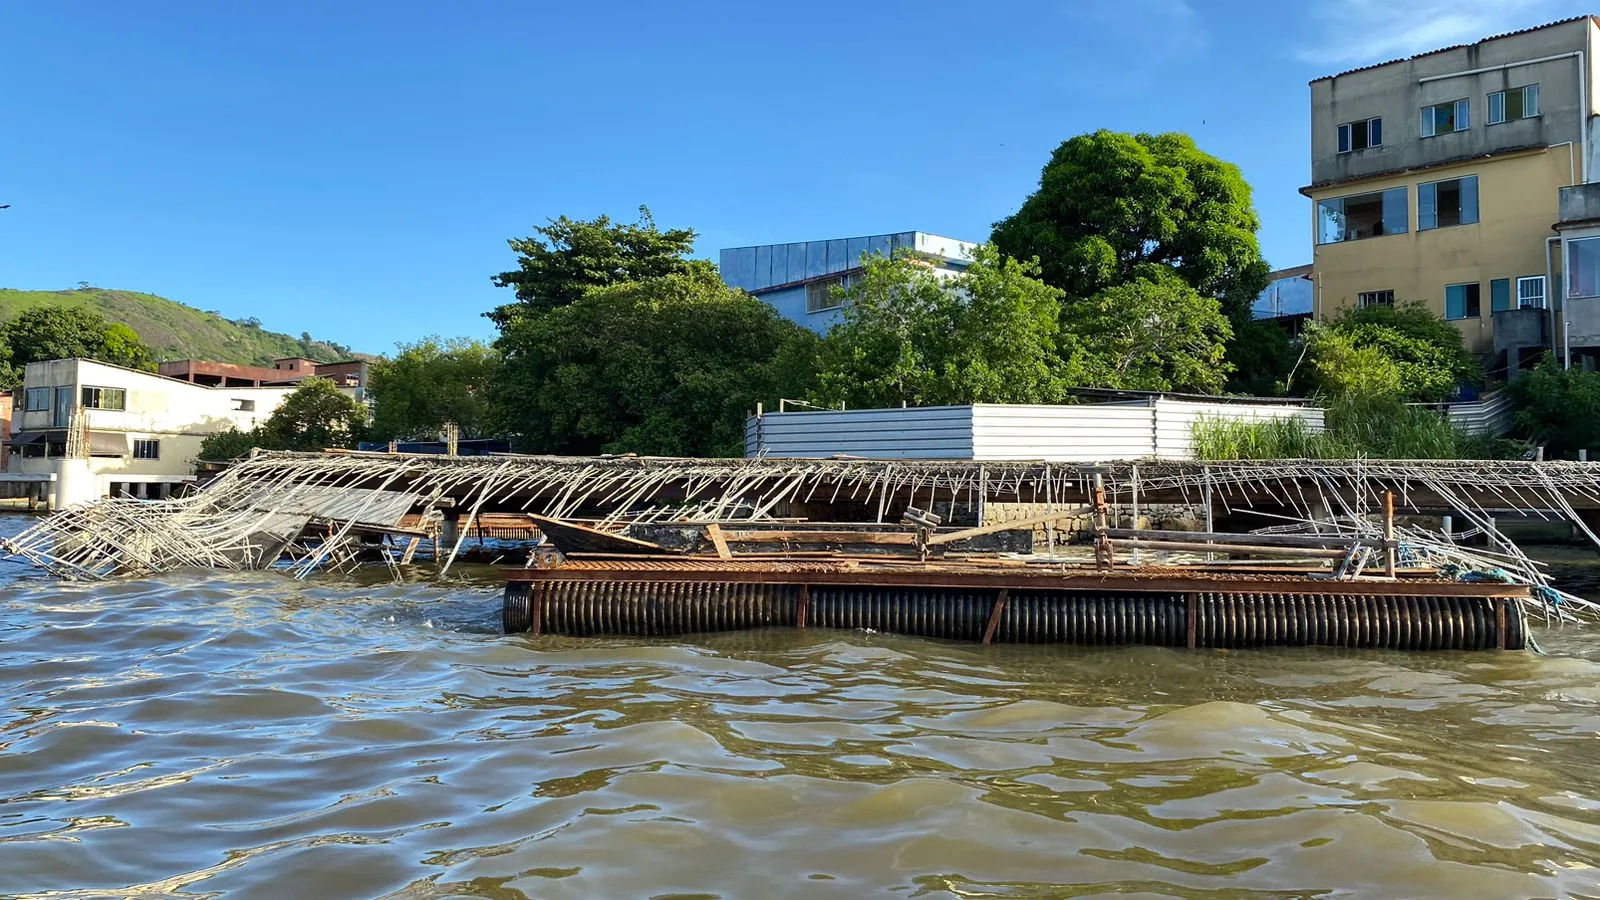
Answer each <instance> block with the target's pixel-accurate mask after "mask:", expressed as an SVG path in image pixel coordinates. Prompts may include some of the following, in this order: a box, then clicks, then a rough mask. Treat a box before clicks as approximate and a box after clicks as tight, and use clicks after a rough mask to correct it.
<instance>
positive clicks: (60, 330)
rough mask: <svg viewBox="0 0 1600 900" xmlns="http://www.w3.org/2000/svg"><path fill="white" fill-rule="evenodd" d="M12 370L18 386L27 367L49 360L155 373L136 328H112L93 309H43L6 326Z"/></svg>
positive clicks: (1, 337)
mask: <svg viewBox="0 0 1600 900" xmlns="http://www.w3.org/2000/svg"><path fill="white" fill-rule="evenodd" d="M0 344H4V345H5V352H4V358H5V361H6V362H7V363H8V367H7V369H6V371H5V372H4V379H5V380H6V381H8V382H9V383H11V384H16V383H17V381H18V380H20V377H21V369H22V367H23V366H25V365H27V364H28V363H31V362H41V361H43V360H49V359H70V358H74V357H76V358H81V359H97V360H100V361H101V362H108V363H111V364H113V365H119V366H127V367H128V368H132V369H143V370H146V371H154V370H155V360H154V359H153V358H152V355H151V353H150V348H149V347H147V346H145V344H144V342H143V341H141V340H139V336H138V335H137V334H135V333H134V332H133V329H131V328H129V327H128V326H126V325H121V324H112V323H110V322H107V321H106V320H105V318H104V317H102V316H101V315H100V314H99V313H96V312H94V311H93V310H89V309H83V308H80V307H71V306H40V307H35V308H33V309H29V310H26V311H24V312H23V313H22V314H21V315H19V316H17V317H16V318H15V319H12V320H11V321H10V322H7V323H6V324H5V325H4V326H0Z"/></svg>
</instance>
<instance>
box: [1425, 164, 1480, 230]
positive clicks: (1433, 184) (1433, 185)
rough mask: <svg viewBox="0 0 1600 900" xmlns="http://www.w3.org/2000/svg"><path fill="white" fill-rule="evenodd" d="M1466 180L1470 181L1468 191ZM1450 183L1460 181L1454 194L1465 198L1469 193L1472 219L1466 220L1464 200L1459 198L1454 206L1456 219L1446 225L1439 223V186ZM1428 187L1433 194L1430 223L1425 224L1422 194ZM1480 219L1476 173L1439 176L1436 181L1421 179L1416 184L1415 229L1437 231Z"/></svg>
mask: <svg viewBox="0 0 1600 900" xmlns="http://www.w3.org/2000/svg"><path fill="white" fill-rule="evenodd" d="M1468 181H1470V182H1472V189H1471V191H1470V192H1469V191H1468V190H1467V188H1466V183H1467V182H1468ZM1451 183H1460V187H1458V188H1457V191H1456V196H1457V197H1458V198H1465V197H1466V196H1467V195H1468V194H1469V193H1470V194H1471V196H1472V220H1471V221H1467V219H1466V215H1465V213H1464V210H1465V209H1466V203H1465V201H1464V200H1461V201H1458V203H1457V206H1456V219H1457V221H1455V222H1451V223H1450V224H1448V225H1441V224H1439V186H1440V185H1442V184H1451ZM1430 189H1431V192H1432V195H1433V224H1432V225H1428V224H1425V223H1426V221H1427V220H1426V219H1425V218H1424V211H1423V205H1422V198H1423V194H1424V192H1426V191H1429V190H1430ZM1481 221H1483V204H1482V202H1481V200H1480V199H1479V194H1478V176H1477V174H1476V173H1474V174H1472V175H1457V176H1456V177H1454V178H1441V179H1439V180H1438V181H1423V182H1419V183H1418V184H1417V231H1419V232H1422V231H1437V230H1438V229H1440V228H1458V227H1460V226H1462V225H1476V224H1478V223H1479V222H1481Z"/></svg>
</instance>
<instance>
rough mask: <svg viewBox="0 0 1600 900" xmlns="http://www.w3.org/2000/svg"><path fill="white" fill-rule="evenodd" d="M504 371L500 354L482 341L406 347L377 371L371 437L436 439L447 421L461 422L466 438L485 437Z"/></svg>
mask: <svg viewBox="0 0 1600 900" xmlns="http://www.w3.org/2000/svg"><path fill="white" fill-rule="evenodd" d="M499 368H500V354H499V352H497V351H496V350H495V349H494V348H493V347H490V346H489V345H488V344H485V343H483V342H482V341H474V340H470V339H467V338H452V339H450V340H442V339H440V338H438V337H428V338H424V339H422V340H420V341H418V342H416V343H414V344H401V345H400V347H399V352H398V353H396V354H395V355H394V356H393V357H392V358H389V359H383V360H379V361H378V362H375V363H373V364H372V366H371V382H370V384H369V386H368V389H369V391H370V393H371V395H372V401H373V413H372V428H371V429H370V438H371V439H372V440H378V441H388V440H417V439H432V438H434V437H436V436H437V435H438V434H439V433H440V432H441V431H442V430H443V429H444V426H445V423H447V422H454V423H456V425H458V426H459V427H460V428H461V437H463V438H478V437H483V436H484V435H485V434H486V433H487V431H488V428H489V389H490V385H491V384H492V383H493V382H494V378H495V374H496V372H497V371H498V370H499Z"/></svg>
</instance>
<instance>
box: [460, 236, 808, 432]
mask: <svg viewBox="0 0 1600 900" xmlns="http://www.w3.org/2000/svg"><path fill="white" fill-rule="evenodd" d="M497 344H498V346H499V347H500V348H501V352H502V353H503V354H504V363H503V365H502V367H501V371H500V377H499V378H498V379H497V381H496V383H495V386H494V392H493V400H492V406H493V410H494V419H495V422H496V425H497V428H498V430H499V431H500V432H501V433H504V434H508V435H511V436H512V437H513V440H514V441H515V443H517V444H518V445H519V446H520V447H521V448H522V449H525V450H531V451H535V452H544V453H567V454H580V455H583V454H592V453H625V452H632V453H639V454H650V455H665V456H680V455H681V456H739V455H742V454H743V444H744V420H745V416H746V414H748V413H749V412H751V411H752V410H754V408H755V405H756V403H757V402H759V401H767V402H771V401H773V400H776V399H777V398H778V397H782V396H788V397H801V396H805V395H806V393H808V392H809V390H810V387H811V384H810V382H811V379H812V378H813V377H814V374H815V356H816V336H815V335H813V334H812V333H811V332H810V331H809V330H807V329H805V328H802V327H800V326H799V325H796V324H794V323H793V322H790V321H788V320H786V319H783V318H782V317H780V316H779V315H778V313H777V312H776V311H775V310H774V309H773V308H772V307H771V306H768V305H767V304H765V303H762V302H761V301H759V300H756V299H755V298H753V297H751V296H749V295H748V294H745V293H744V292H743V291H739V290H735V289H733V288H730V287H728V286H727V285H726V284H724V283H723V282H722V279H721V278H719V277H718V276H717V272H716V267H715V266H713V265H711V264H710V263H708V262H705V261H694V262H688V263H684V264H683V266H682V268H681V270H679V271H675V272H673V273H672V274H668V275H663V276H659V277H653V278H646V279H644V280H642V281H624V282H621V283H618V284H613V285H611V286H609V287H597V288H593V289H591V290H589V291H588V292H587V293H585V294H583V295H582V296H580V297H577V298H576V299H573V300H572V301H571V302H569V303H566V304H565V305H560V306H554V307H550V308H545V309H542V310H539V311H530V312H529V313H528V314H527V315H525V316H520V317H517V318H514V319H512V320H510V321H508V323H507V325H506V327H505V330H504V332H503V334H502V335H501V338H500V340H499V341H498V342H497Z"/></svg>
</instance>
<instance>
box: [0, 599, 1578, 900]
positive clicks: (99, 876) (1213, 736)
mask: <svg viewBox="0 0 1600 900" xmlns="http://www.w3.org/2000/svg"><path fill="white" fill-rule="evenodd" d="M0 578H4V579H6V580H7V581H9V582H10V583H9V584H8V585H7V586H4V587H0V691H3V694H4V702H3V703H0V894H5V895H13V894H15V895H36V896H44V895H52V896H61V895H63V894H65V895H69V896H104V895H140V896H156V895H163V896H164V895H172V894H195V895H216V894H239V895H249V896H290V897H299V898H305V897H344V896H357V897H364V896H381V895H389V894H395V895H400V896H417V897H423V896H445V895H449V896H465V895H482V896H490V897H507V898H509V897H524V896H526V897H550V898H568V897H571V898H595V897H756V898H766V897H859V896H867V895H878V894H894V895H900V896H906V897H930V896H935V897H1057V896H1068V895H1077V894H1095V893H1111V892H1124V893H1129V894H1134V895H1145V896H1184V897H1195V896H1207V895H1218V896H1241V895H1258V894H1260V895H1275V894H1276V895H1283V896H1306V895H1310V894H1322V893H1330V894H1342V895H1348V896H1384V897H1423V896H1428V897H1433V896H1439V897H1496V898H1499V897H1522V896H1600V869H1596V868H1593V867H1594V866H1597V865H1600V739H1597V738H1600V629H1595V630H1591V631H1580V630H1574V629H1570V628H1569V629H1566V630H1564V631H1546V632H1541V633H1539V634H1538V637H1539V639H1540V641H1541V642H1542V643H1543V644H1544V645H1545V647H1546V648H1547V649H1548V650H1549V651H1550V652H1551V655H1549V656H1539V655H1535V654H1532V653H1508V654H1493V653H1479V654H1448V653H1447V654H1434V655H1420V654H1419V655H1402V654H1395V653H1347V652H1330V651H1325V650H1313V651H1252V652H1240V653H1233V654H1221V653H1204V652H1182V651H1170V650H1151V649H1134V650H1117V651H1111V650H1084V649H1074V648H1063V647H1015V646H1013V647H994V648H978V647H972V646H964V645H953V644H948V643H940V642H934V641H923V640H914V639H904V638H895V637H888V636H883V635H871V634H853V633H839V632H811V633H804V634H800V633H794V632H771V633H760V634H739V635H722V636H710V637H705V638H701V639H695V640H685V641H625V640H596V641H581V642H580V641H572V640H564V639H550V638H541V639H532V638H528V637H505V636H502V635H500V634H498V633H497V631H498V616H499V600H498V594H497V592H496V590H495V589H494V588H493V587H491V586H488V585H487V584H470V583H469V584H458V585H455V586H450V587H441V586H438V585H430V584H418V585H411V586H404V587H397V586H391V585H381V586H370V585H363V584H361V583H358V582H353V581H348V580H344V581H335V580H322V581H317V582H312V583H308V584H299V583H296V582H293V581H290V580H288V579H286V578H284V577H282V576H279V575H274V574H252V575H243V576H221V575H188V576H175V577H168V578H162V579H156V580H147V581H133V582H124V583H113V584H104V585H99V586H87V587H84V586H66V585H60V584H56V583H54V582H51V581H48V580H44V579H42V578H38V577H35V576H22V577H19V576H18V573H17V572H16V571H15V570H10V571H8V572H4V573H0Z"/></svg>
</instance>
